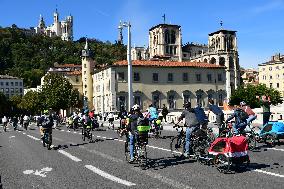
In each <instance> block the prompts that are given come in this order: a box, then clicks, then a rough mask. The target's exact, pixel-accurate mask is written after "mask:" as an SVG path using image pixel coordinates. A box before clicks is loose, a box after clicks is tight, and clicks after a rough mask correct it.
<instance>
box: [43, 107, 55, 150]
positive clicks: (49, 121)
mask: <svg viewBox="0 0 284 189" xmlns="http://www.w3.org/2000/svg"><path fill="white" fill-rule="evenodd" d="M43 114H44V115H42V116H41V118H40V119H41V120H40V122H41V126H40V135H41V139H42V140H43V139H44V133H45V132H48V133H49V137H50V143H51V144H52V127H53V125H54V123H53V117H52V115H51V114H50V113H49V111H48V110H44V111H43ZM50 147H51V148H52V147H53V145H51V146H50Z"/></svg>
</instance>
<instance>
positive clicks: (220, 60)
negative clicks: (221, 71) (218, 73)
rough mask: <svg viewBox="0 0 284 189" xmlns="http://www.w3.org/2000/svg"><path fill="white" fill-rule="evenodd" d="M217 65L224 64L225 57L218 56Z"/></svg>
mask: <svg viewBox="0 0 284 189" xmlns="http://www.w3.org/2000/svg"><path fill="white" fill-rule="evenodd" d="M219 65H220V66H225V58H224V57H220V58H219Z"/></svg>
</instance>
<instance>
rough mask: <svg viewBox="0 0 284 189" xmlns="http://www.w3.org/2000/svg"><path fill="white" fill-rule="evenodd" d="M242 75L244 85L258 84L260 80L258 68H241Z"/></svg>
mask: <svg viewBox="0 0 284 189" xmlns="http://www.w3.org/2000/svg"><path fill="white" fill-rule="evenodd" d="M241 77H242V82H243V85H244V87H246V86H247V85H257V84H259V81H258V70H256V69H253V68H249V69H243V70H241Z"/></svg>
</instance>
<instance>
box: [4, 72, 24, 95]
mask: <svg viewBox="0 0 284 189" xmlns="http://www.w3.org/2000/svg"><path fill="white" fill-rule="evenodd" d="M0 92H2V93H3V94H4V95H6V97H7V98H10V97H12V96H15V95H20V96H23V94H24V84H23V79H21V78H17V77H13V76H8V75H0Z"/></svg>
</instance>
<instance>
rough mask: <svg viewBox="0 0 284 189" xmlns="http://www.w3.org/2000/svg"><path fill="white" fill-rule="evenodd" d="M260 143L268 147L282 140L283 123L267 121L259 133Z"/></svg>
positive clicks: (283, 133) (283, 135)
mask: <svg viewBox="0 0 284 189" xmlns="http://www.w3.org/2000/svg"><path fill="white" fill-rule="evenodd" d="M259 137H260V141H259V142H262V141H264V142H265V143H266V144H268V145H270V146H275V145H276V143H279V139H284V123H283V122H279V121H278V122H277V121H269V122H268V123H267V124H265V125H264V126H263V128H261V130H260V131H259Z"/></svg>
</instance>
